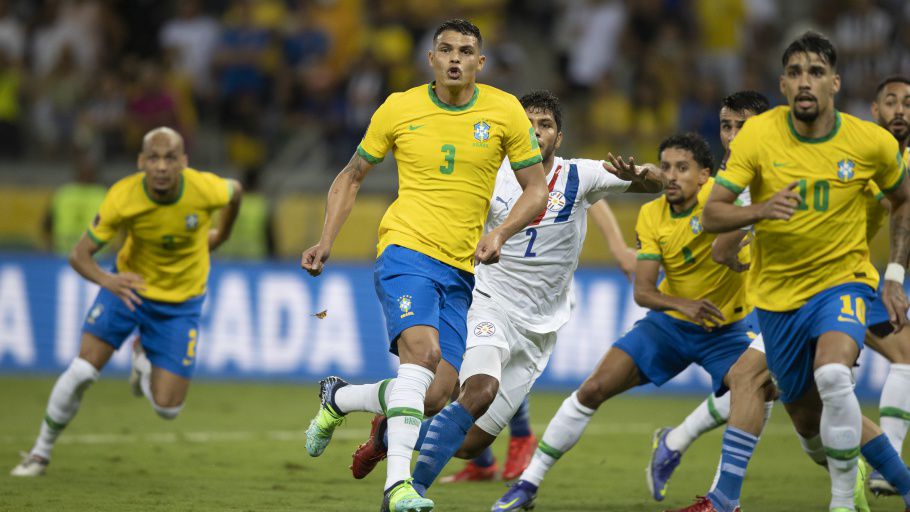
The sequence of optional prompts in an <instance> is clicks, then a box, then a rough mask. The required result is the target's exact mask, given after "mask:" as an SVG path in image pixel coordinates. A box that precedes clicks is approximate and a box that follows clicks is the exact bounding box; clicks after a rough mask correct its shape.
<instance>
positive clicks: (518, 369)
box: [475, 333, 556, 438]
mask: <svg viewBox="0 0 910 512" xmlns="http://www.w3.org/2000/svg"><path fill="white" fill-rule="evenodd" d="M555 337H556V333H548V334H540V335H538V336H537V338H539V339H538V341H539V343H540V345H543V346H545V347H546V346H549V345H550V344H551V343H550V341H551V339H552V338H555ZM538 346H539V345H538V344H536V343H532V340H530V339H527V338H523V339H522V341H521V342H516V343H513V344H512V347H511V348H510V355H509V360H508V362H507V363H506V365H505V366H504V367H503V369H502V377H501V380H500V383H499V389H498V391H497V392H496V396H495V398H494V399H493V401H492V403H491V404H490V406H489V407H488V408H487V410H486V412H485V413H484V414H483V415H482V416H481V417H480V418H478V419H477V422H476V423H475V425H476V426H477V427H478V428H479V429H481V430H483V431H484V432H486V433H487V434H489V435H490V436H492V437H494V438H495V437H496V436H498V435H499V434H500V433H501V432H502V431H503V429H505V427H506V426H507V425H508V424H509V421H510V420H511V419H512V417H513V416H515V413H516V412H517V411H518V408H519V407H521V404H522V402H524V400H525V398H526V397H527V396H528V394H529V393H530V392H531V388H532V387H533V386H534V383H535V382H536V381H537V378H538V377H540V374H541V373H543V370H544V369H545V368H546V363H547V360H548V357H549V351H541V350H539V349H538Z"/></svg>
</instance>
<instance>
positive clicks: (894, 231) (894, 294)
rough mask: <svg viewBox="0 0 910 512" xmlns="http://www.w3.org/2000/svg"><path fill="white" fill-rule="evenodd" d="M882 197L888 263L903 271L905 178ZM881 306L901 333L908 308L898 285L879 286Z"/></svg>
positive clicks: (908, 192) (908, 193)
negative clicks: (886, 208)
mask: <svg viewBox="0 0 910 512" xmlns="http://www.w3.org/2000/svg"><path fill="white" fill-rule="evenodd" d="M885 197H887V198H888V201H889V202H890V203H891V256H890V258H889V260H888V261H889V262H891V263H897V264H899V265H900V266H901V267H904V268H906V267H907V257H908V255H910V182H908V180H907V179H906V177H905V179H903V180H902V181H901V183H900V185H899V186H898V187H897V188H896V189H894V190H892V191H890V192H887V193H886V194H885ZM891 263H889V266H890V265H891ZM886 275H887V273H886ZM882 302H884V304H885V309H887V310H888V316H889V317H890V319H891V323H892V324H894V326H895V328H897V329H898V330H899V329H901V328H902V327H903V326H904V325H905V324H906V323H907V307H908V306H907V295H906V293H905V292H904V287H903V285H902V283H899V282H897V281H893V280H889V279H886V280H885V281H884V283H883V284H882Z"/></svg>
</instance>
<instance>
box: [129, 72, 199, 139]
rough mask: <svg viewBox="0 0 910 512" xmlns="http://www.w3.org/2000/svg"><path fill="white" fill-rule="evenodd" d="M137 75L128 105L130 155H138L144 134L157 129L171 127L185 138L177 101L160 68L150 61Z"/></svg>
mask: <svg viewBox="0 0 910 512" xmlns="http://www.w3.org/2000/svg"><path fill="white" fill-rule="evenodd" d="M137 74H138V76H137V77H136V84H135V86H134V87H133V91H132V92H131V93H130V95H129V100H128V101H127V104H126V112H127V139H126V140H127V149H128V151H130V152H134V151H138V149H139V145H140V140H141V138H142V136H143V134H145V133H147V132H148V131H149V130H151V129H152V128H156V127H158V126H170V127H171V128H174V129H175V130H177V131H181V135H184V137H186V135H185V134H183V133H182V131H183V130H182V128H183V127H182V126H181V125H180V115H179V114H178V112H177V99H176V97H175V95H174V93H173V92H172V91H170V90H169V89H168V88H167V87H166V85H165V84H166V82H165V75H164V72H163V71H162V69H161V67H160V66H159V65H158V64H156V63H154V62H151V61H146V62H142V63H140V64H139V68H138V70H137Z"/></svg>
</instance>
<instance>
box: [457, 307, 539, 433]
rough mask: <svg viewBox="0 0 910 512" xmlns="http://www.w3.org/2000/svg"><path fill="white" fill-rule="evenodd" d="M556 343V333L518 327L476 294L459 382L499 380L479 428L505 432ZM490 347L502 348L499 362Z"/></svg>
mask: <svg viewBox="0 0 910 512" xmlns="http://www.w3.org/2000/svg"><path fill="white" fill-rule="evenodd" d="M555 344H556V332H548V333H535V332H531V331H527V330H524V329H521V328H520V327H517V326H515V325H514V324H513V323H512V322H511V320H509V315H508V312H507V311H506V310H505V309H503V308H502V307H500V306H499V304H497V303H496V302H495V301H493V300H492V299H490V298H489V297H486V296H484V295H482V294H479V293H477V292H476V291H475V293H474V301H473V303H472V304H471V309H470V310H468V340H467V350H466V351H465V355H464V362H463V363H462V364H461V372H460V373H459V380H460V381H461V382H462V383H464V382H465V381H467V379H468V378H469V377H471V376H474V375H478V374H484V375H491V376H492V377H495V378H497V379H498V380H499V392H498V393H497V394H496V398H495V399H494V400H493V403H492V404H491V405H490V408H489V409H487V412H486V413H485V414H484V415H483V416H481V417H480V418H479V419H478V420H477V423H476V425H477V426H478V427H480V428H481V429H482V430H483V431H484V432H486V433H488V434H490V435H492V436H497V435H499V433H500V432H502V430H503V429H504V428H505V427H506V425H508V424H509V421H510V420H511V419H512V416H514V415H515V411H517V410H518V407H519V406H521V402H522V401H524V399H525V397H526V396H527V395H528V393H530V391H531V386H533V385H534V382H535V381H536V380H537V378H538V377H540V374H541V373H543V371H544V369H545V368H546V367H547V363H548V362H549V360H550V354H552V352H553V347H554V345H555ZM491 347H492V348H496V349H499V355H500V357H499V361H494V360H491V358H490V357H489V355H490V348H491ZM492 359H496V358H492ZM497 362H498V363H499V364H498V365H497V364H496V363H497ZM497 366H498V367H497Z"/></svg>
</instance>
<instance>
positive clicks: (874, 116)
mask: <svg viewBox="0 0 910 512" xmlns="http://www.w3.org/2000/svg"><path fill="white" fill-rule="evenodd" d="M872 119H876V120H877V119H878V98H876V100H875V101H873V102H872Z"/></svg>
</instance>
